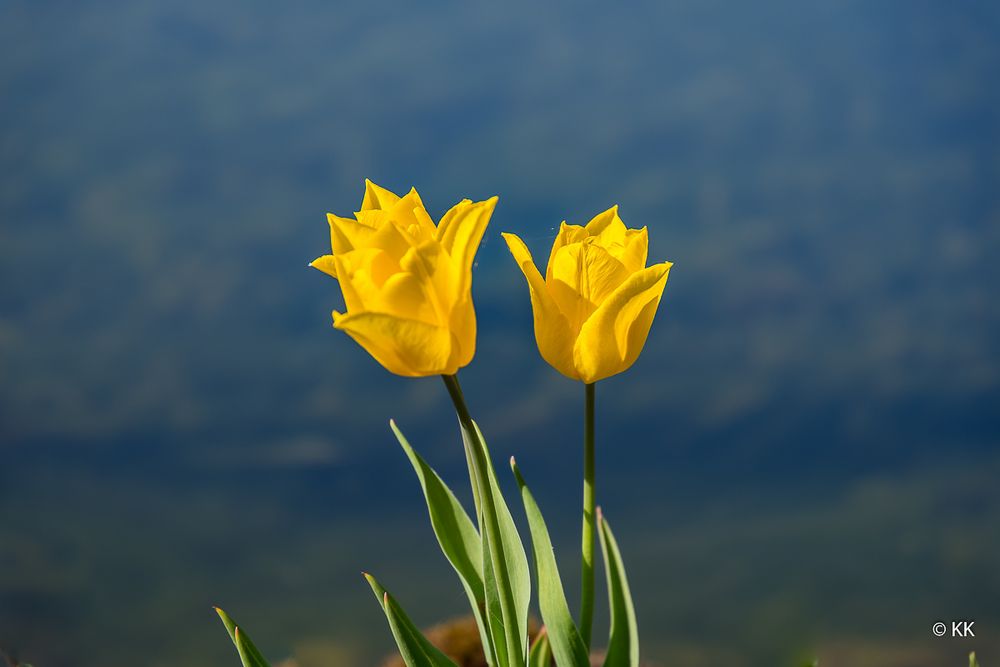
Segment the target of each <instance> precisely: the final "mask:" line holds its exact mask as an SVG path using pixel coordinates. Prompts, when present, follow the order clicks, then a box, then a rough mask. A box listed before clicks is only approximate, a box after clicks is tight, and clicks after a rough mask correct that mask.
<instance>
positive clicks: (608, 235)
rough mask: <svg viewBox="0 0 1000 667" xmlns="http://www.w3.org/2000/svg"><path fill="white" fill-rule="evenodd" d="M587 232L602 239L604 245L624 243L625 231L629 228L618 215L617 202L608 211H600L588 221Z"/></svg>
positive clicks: (601, 242)
mask: <svg viewBox="0 0 1000 667" xmlns="http://www.w3.org/2000/svg"><path fill="white" fill-rule="evenodd" d="M586 229H587V233H588V234H590V235H591V236H596V237H598V238H599V239H600V241H599V243H600V244H601V245H602V246H605V247H608V246H610V245H612V244H619V245H624V243H625V233H626V232H627V231H628V228H627V227H625V223H624V222H622V219H621V218H619V217H618V205H617V204H615V205H614V206H612V207H611V208H609V209H608V210H607V211H604V212H603V213H598V214H597V215H595V216H594V217H593V218H592V219H591V221H590V222H588V223H587V227H586Z"/></svg>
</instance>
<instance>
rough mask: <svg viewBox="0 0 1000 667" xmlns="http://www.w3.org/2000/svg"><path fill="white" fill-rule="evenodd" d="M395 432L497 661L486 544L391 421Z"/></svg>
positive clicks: (488, 648) (489, 657)
mask: <svg viewBox="0 0 1000 667" xmlns="http://www.w3.org/2000/svg"><path fill="white" fill-rule="evenodd" d="M389 426H390V427H391V428H392V432H393V433H394V434H395V435H396V439H397V440H398V441H399V444H400V446H401V447H402V448H403V451H404V452H405V453H406V456H407V458H409V460H410V464H411V465H412V466H413V471H414V472H415V473H416V474H417V479H418V480H419V481H420V488H421V489H422V490H423V493H424V500H425V501H426V503H427V511H428V513H429V515H430V519H431V527H432V528H433V529H434V535H435V536H436V537H437V541H438V544H439V545H440V546H441V551H442V552H443V553H444V555H445V558H447V559H448V562H449V563H451V566H452V567H453V568H454V569H455V572H456V573H457V574H458V578H459V579H460V580H461V582H462V586H463V587H464V588H465V594H466V596H467V597H468V598H469V605H470V606H471V607H472V612H473V614H474V616H475V618H476V625H477V626H478V628H479V634H480V639H481V640H482V642H483V647H484V650H485V652H486V658H487V663H488V664H494V662H493V655H492V646H491V644H492V642H491V641H490V634H489V630H488V627H487V625H486V621H485V619H484V618H483V613H484V609H485V608H486V592H485V587H484V583H483V547H482V542H481V540H480V538H479V533H478V531H477V530H476V526H475V525H474V524H473V523H472V519H470V518H469V515H468V514H467V513H466V511H465V509H464V508H463V507H462V504H461V503H459V502H458V499H457V498H456V497H455V494H454V493H452V491H451V489H450V488H448V485H446V484H445V483H444V481H443V480H442V479H441V477H440V476H439V475H438V474H437V472H435V470H434V469H433V468H431V467H430V466H429V465H427V462H426V461H424V460H423V458H421V457H420V455H419V454H417V452H416V451H415V450H414V449H413V447H412V446H411V445H410V443H409V441H407V439H406V437H405V436H404V435H403V433H402V432H401V431H400V430H399V428H398V427H397V426H396V423H395V422H394V421H390V422H389Z"/></svg>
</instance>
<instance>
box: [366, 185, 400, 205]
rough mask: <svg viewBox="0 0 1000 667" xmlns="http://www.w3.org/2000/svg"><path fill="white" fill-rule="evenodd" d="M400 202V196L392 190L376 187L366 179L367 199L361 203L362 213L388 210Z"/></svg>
mask: <svg viewBox="0 0 1000 667" xmlns="http://www.w3.org/2000/svg"><path fill="white" fill-rule="evenodd" d="M398 201H399V195H397V194H395V193H394V192H392V191H390V190H386V189H385V188H383V187H381V186H378V185H375V184H374V183H372V182H371V181H370V180H368V179H367V178H366V179H365V198H364V199H363V200H362V202H361V210H362V211H379V210H383V209H387V208H389V207H390V206H392V205H393V204H395V203H396V202H398Z"/></svg>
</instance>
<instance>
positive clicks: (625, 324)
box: [503, 206, 672, 384]
mask: <svg viewBox="0 0 1000 667" xmlns="http://www.w3.org/2000/svg"><path fill="white" fill-rule="evenodd" d="M503 237H504V240H506V241H507V247H508V248H509V249H510V252H511V254H512V255H513V256H514V259H515V260H516V261H517V263H518V265H519V266H520V267H521V271H522V272H523V273H524V277H525V278H526V279H527V281H528V289H529V291H530V293H531V306H532V310H533V312H534V320H535V340H536V342H537V343H538V350H539V352H541V354H542V358H544V359H545V361H547V362H548V363H549V364H550V365H552V366H553V367H554V368H555V369H556V370H558V371H559V372H560V373H562V374H563V375H565V376H567V377H569V378H572V379H574V380H580V381H582V382H585V383H587V384H590V383H593V382H596V381H598V380H602V379H604V378H606V377H610V376H612V375H616V374H618V373H621V372H622V371H625V370H627V369H628V368H629V367H630V366H631V365H632V364H633V363H634V362H635V360H636V359H637V358H638V356H639V353H640V352H641V351H642V348H643V345H645V343H646V337H647V336H648V335H649V327H650V325H652V323H653V316H654V315H655V314H656V309H657V306H659V304H660V297H661V296H662V294H663V288H664V287H665V286H666V283H667V275H668V274H669V272H670V267H671V266H672V264H671V263H670V262H661V263H660V264H654V265H652V266H649V267H647V266H646V252H647V248H648V245H649V238H648V234H647V231H646V228H645V227H643V228H642V229H628V228H627V227H625V223H624V222H622V219H621V218H620V217H618V207H617V206H614V207H612V208H610V209H608V210H607V211H605V212H604V213H601V214H600V215H598V216H596V217H595V218H594V219H593V220H591V221H590V222H588V223H587V225H586V226H583V227H581V226H579V225H567V224H566V223H565V222H563V223H562V225H561V226H560V228H559V234H558V236H556V239H555V242H554V243H553V244H552V251H551V253H550V254H549V264H548V268H547V269H546V271H545V278H544V279H543V278H542V276H541V274H540V273H539V271H538V269H537V268H536V267H535V264H534V262H533V261H532V259H531V253H530V252H529V251H528V248H527V246H525V244H524V242H523V241H522V240H521V239H520V238H518V237H517V236H516V235H514V234H503Z"/></svg>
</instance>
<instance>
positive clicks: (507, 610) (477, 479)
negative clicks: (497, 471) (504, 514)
mask: <svg viewBox="0 0 1000 667" xmlns="http://www.w3.org/2000/svg"><path fill="white" fill-rule="evenodd" d="M441 377H442V378H443V379H444V384H445V387H447V388H448V394H449V395H450V396H451V401H452V403H454V404H455V412H456V413H458V421H459V423H460V424H461V426H462V430H463V431H464V432H465V434H466V437H467V438H468V442H466V447H465V455H466V458H467V460H468V462H469V475H470V476H471V477H472V481H473V484H472V491H473V493H474V495H475V499H476V512H477V513H478V514H479V530H480V534H483V535H485V536H488V537H489V551H490V561H491V562H492V563H493V564H494V567H493V576H494V579H495V580H496V582H497V588H498V589H499V590H498V593H499V598H500V614H501V616H502V617H503V623H504V627H505V628H512V627H513V628H516V627H517V613H516V610H515V609H516V606H515V603H514V592H513V590H512V589H511V587H510V582H509V581H507V576H506V573H505V572H503V571H501V570H500V569H498V568H497V564H498V563H505V562H506V554H505V553H504V545H503V540H502V538H501V537H500V524H499V520H498V519H497V509H496V503H495V502H494V500H493V493H492V492H491V489H490V472H489V471H490V463H489V460H488V459H487V457H488V456H489V454H488V450H487V449H486V443H485V442H483V440H482V438H480V436H479V430H478V429H477V428H476V426H475V424H474V423H473V421H472V416H471V415H470V414H469V408H468V406H467V405H466V404H465V396H464V394H463V393H462V386H461V385H460V384H459V383H458V376H457V375H442V376H441ZM473 439H475V442H474V443H473V442H472V440H473ZM480 503H481V506H480ZM516 634H517V633H516V632H514V633H511V632H507V633H506V635H507V640H508V641H507V642H506V649H507V661H503V662H505V663H506V664H510V665H511V666H512V667H520V666H522V665H524V655H523V647H522V646H521V644H522V643H523V641H524V640H523V638H522V639H518V638H517V637H516V636H515V635H516ZM497 639H500V640H501V641H502V640H503V638H496V637H495V638H494V640H497Z"/></svg>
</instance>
